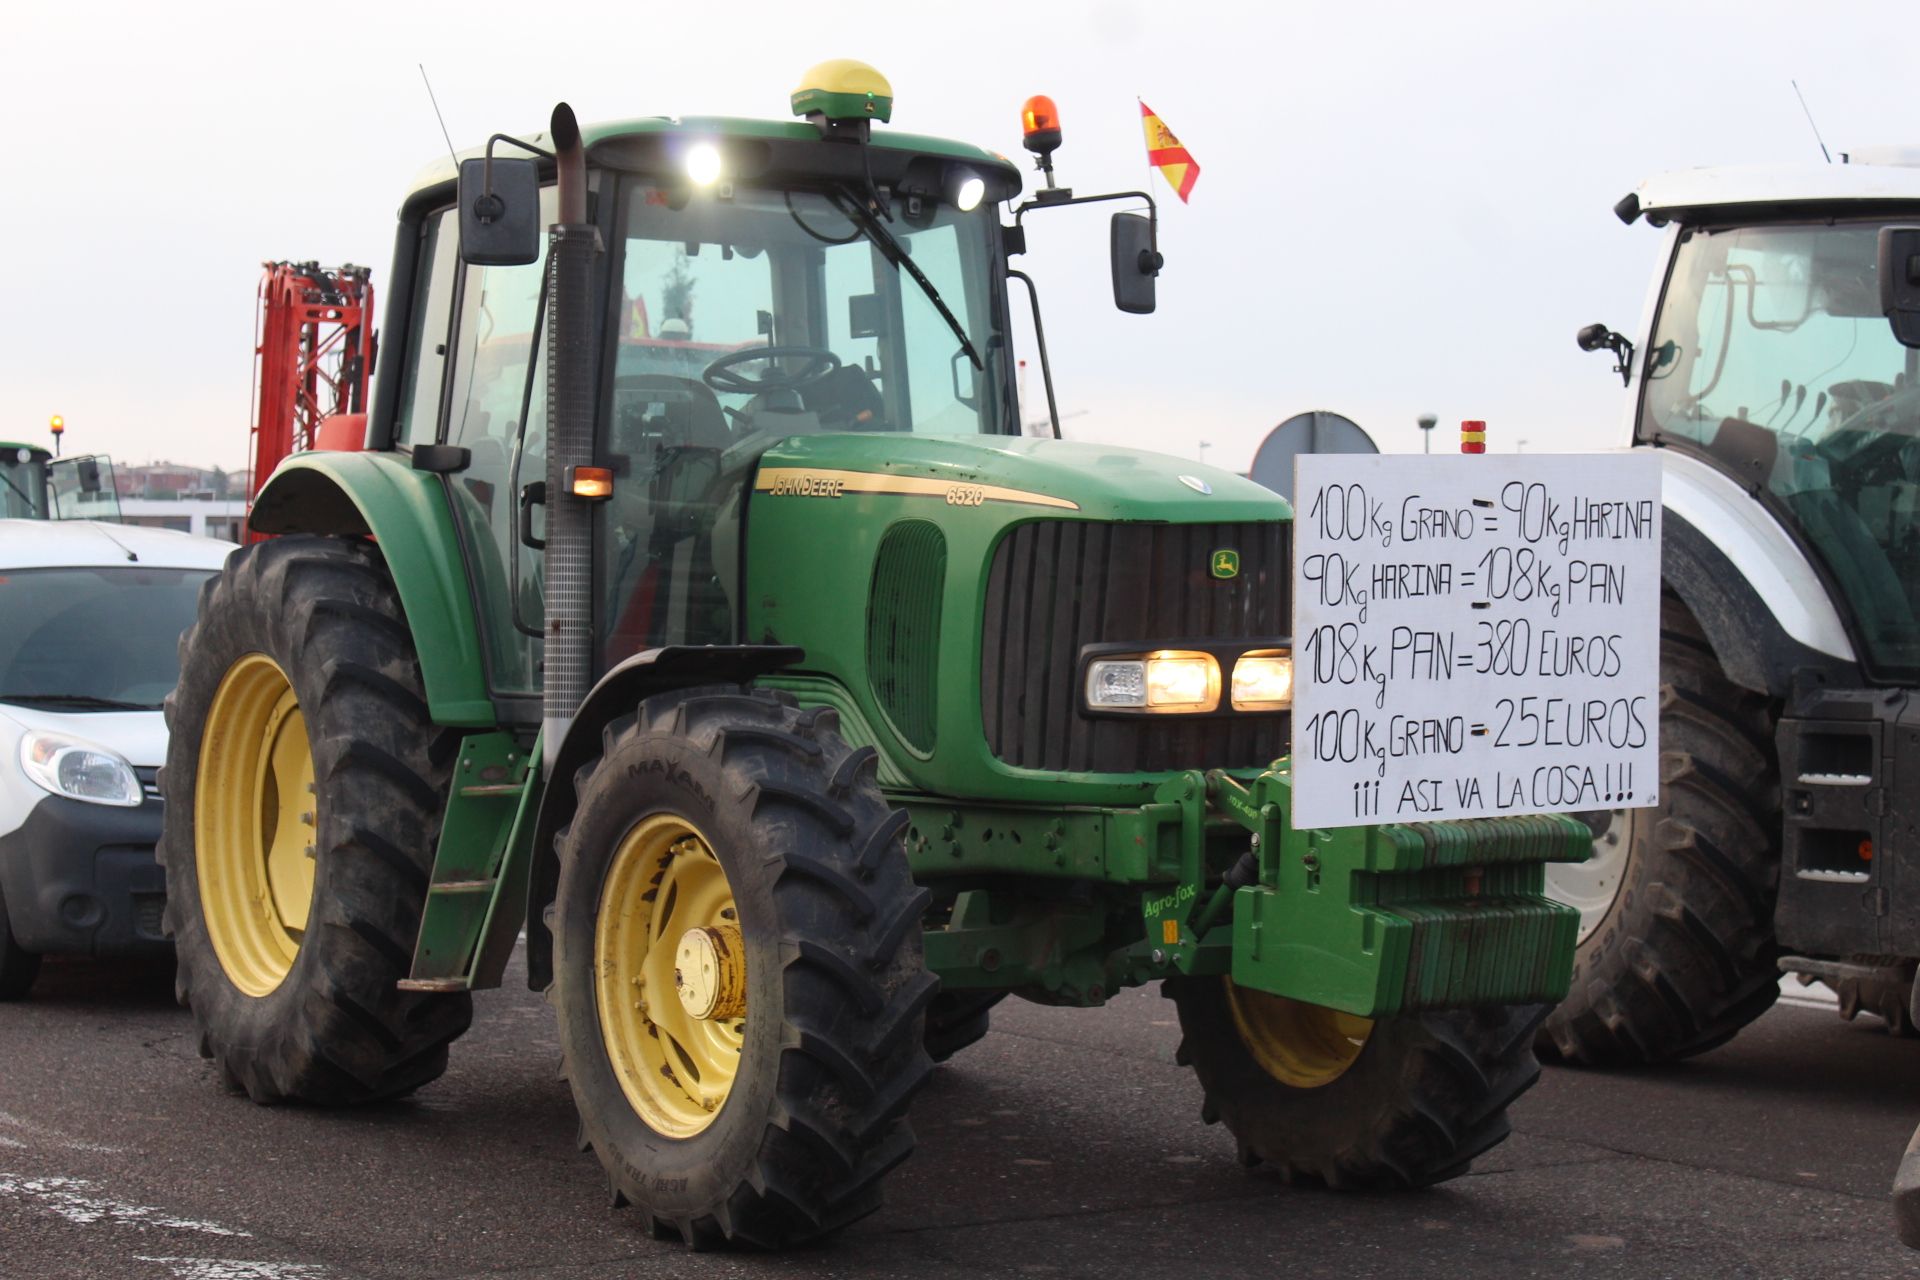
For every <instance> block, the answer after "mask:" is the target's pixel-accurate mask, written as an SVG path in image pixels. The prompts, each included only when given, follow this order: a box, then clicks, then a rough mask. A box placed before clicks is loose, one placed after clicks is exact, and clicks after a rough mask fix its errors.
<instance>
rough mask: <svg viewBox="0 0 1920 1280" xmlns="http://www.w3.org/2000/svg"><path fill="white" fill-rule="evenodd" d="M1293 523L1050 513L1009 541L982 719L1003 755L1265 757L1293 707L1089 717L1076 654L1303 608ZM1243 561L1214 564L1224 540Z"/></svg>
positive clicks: (1130, 768) (996, 563)
mask: <svg viewBox="0 0 1920 1280" xmlns="http://www.w3.org/2000/svg"><path fill="white" fill-rule="evenodd" d="M1289 528H1290V526H1289V525H1288V524H1287V523H1286V522H1284V521H1263V522H1259V523H1248V524H1133V523H1128V524H1100V523H1092V522H1087V521H1074V520H1042V521H1035V522H1033V523H1031V524H1023V525H1018V526H1016V527H1015V528H1014V529H1013V530H1012V531H1011V532H1010V533H1009V534H1008V535H1007V536H1006V538H1005V539H1003V540H1002V541H1001V543H1000V546H999V548H998V549H997V550H996V551H995V553H994V557H993V567H992V570H991V572H990V574H989V576H988V581H987V599H986V610H985V615H984V620H983V628H984V630H983V635H982V656H981V665H980V696H981V718H982V721H983V725H984V728H985V731H986V736H987V742H988V744H989V746H990V747H991V748H992V750H993V753H994V755H996V756H997V757H999V758H1000V759H1001V760H1003V761H1005V762H1006V763H1008V764H1011V765H1016V766H1019V767H1022V768H1028V769H1045V770H1048V771H1052V772H1061V771H1072V772H1090V773H1134V772H1162V771H1166V770H1172V769H1237V768H1254V767H1258V766H1261V765H1265V764H1267V763H1269V762H1271V761H1272V760H1274V759H1275V758H1276V757H1278V756H1280V755H1283V754H1284V753H1285V752H1286V748H1287V734H1288V725H1289V721H1290V720H1291V717H1289V716H1285V715H1271V714H1269V715H1257V716H1256V715H1244V716H1241V715H1219V716H1209V717H1195V718H1187V717H1174V716H1151V717H1149V716H1140V717H1090V716H1086V715H1083V714H1081V712H1080V697H1079V689H1078V687H1077V674H1078V661H1077V660H1078V657H1079V654H1080V651H1081V649H1082V648H1083V647H1084V646H1086V645H1090V644H1106V643H1129V644H1131V643H1138V644H1140V645H1141V646H1142V647H1144V648H1151V647H1156V646H1161V645H1169V644H1176V643H1178V642H1180V641H1203V640H1238V639H1245V640H1268V639H1272V638H1274V637H1276V636H1284V635H1286V634H1287V631H1288V628H1289V626H1290V625H1291V618H1292V597H1291V593H1290V581H1291V572H1292V569H1291V565H1290V564H1289V559H1288V557H1289V551H1290V545H1289V543H1288V541H1287V539H1288V531H1289ZM1223 548H1230V549H1232V550H1235V551H1238V552H1239V553H1240V572H1239V574H1238V576H1236V577H1233V578H1228V579H1218V578H1215V577H1214V576H1213V575H1212V573H1211V571H1210V568H1209V566H1210V563H1211V559H1212V555H1213V553H1214V552H1215V551H1217V550H1220V549H1223Z"/></svg>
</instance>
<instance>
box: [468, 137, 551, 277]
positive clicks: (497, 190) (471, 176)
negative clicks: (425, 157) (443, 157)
mask: <svg viewBox="0 0 1920 1280" xmlns="http://www.w3.org/2000/svg"><path fill="white" fill-rule="evenodd" d="M489 167H491V169H492V172H491V173H489V172H488V169H489ZM459 201H460V257H461V259H462V260H463V261H465V262H468V263H471V264H472V265H474V266H476V267H523V266H525V265H527V264H528V263H529V262H538V261H539V260H540V166H539V163H538V162H537V161H534V160H506V159H499V158H496V159H494V160H491V161H488V160H483V159H474V160H462V161H461V162H460V194H459Z"/></svg>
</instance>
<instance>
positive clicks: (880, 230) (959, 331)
mask: <svg viewBox="0 0 1920 1280" xmlns="http://www.w3.org/2000/svg"><path fill="white" fill-rule="evenodd" d="M840 196H845V197H847V199H848V203H850V204H851V205H852V206H853V207H852V208H851V209H849V208H847V207H846V206H844V205H842V204H841V203H840V199H839V197H840ZM827 199H828V200H830V201H832V202H833V207H834V208H836V209H838V210H840V212H841V213H844V214H846V216H847V217H848V218H849V219H851V220H852V221H854V222H857V223H859V224H860V228H861V230H863V231H865V232H866V233H867V239H869V240H871V241H873V242H874V244H876V245H878V246H879V247H880V252H881V253H883V254H885V255H886V259H887V261H888V262H891V263H892V264H893V265H894V267H895V268H897V269H898V270H901V271H904V272H906V273H907V274H908V275H910V276H912V277H913V282H914V283H915V284H917V285H919V286H920V292H922V293H924V294H926V295H927V301H928V302H931V303H932V304H933V309H934V310H935V311H938V312H939V313H940V318H941V319H942V320H945V321H946V322H947V327H948V328H949V329H951V330H953V336H954V337H956V338H958V339H959V340H960V349H961V350H962V351H964V352H966V353H967V359H969V360H971V361H973V367H974V368H976V369H978V370H980V371H981V372H982V373H984V372H986V368H987V365H986V362H985V361H984V360H982V359H981V358H980V353H979V352H978V351H976V350H974V347H973V342H972V340H971V339H969V338H968V337H967V330H966V328H965V326H963V325H962V324H961V323H960V321H959V320H958V319H956V318H955V316H954V314H953V312H952V311H950V310H949V309H948V308H947V304H946V301H945V299H943V298H941V296H940V291H939V290H938V289H936V288H934V287H933V281H931V280H929V279H927V274H926V272H924V271H922V270H920V268H919V266H918V265H916V264H915V263H914V260H913V259H912V258H911V257H909V256H908V255H907V249H906V246H905V245H903V244H901V243H900V241H899V239H898V238H897V237H895V236H894V234H893V232H892V231H890V230H888V229H887V224H886V223H884V222H882V221H880V219H878V218H876V217H874V216H873V213H872V211H870V210H869V209H868V208H867V207H866V205H865V204H864V203H862V201H861V199H860V196H859V195H858V194H857V193H855V192H854V191H853V189H852V188H850V187H842V188H840V189H839V191H838V192H837V193H836V192H828V193H827Z"/></svg>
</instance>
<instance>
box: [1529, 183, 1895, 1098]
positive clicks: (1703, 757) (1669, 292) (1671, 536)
mask: <svg viewBox="0 0 1920 1280" xmlns="http://www.w3.org/2000/svg"><path fill="white" fill-rule="evenodd" d="M1840 159H1841V160H1842V163H1837V164H1831V165H1821V166H1797V167H1774V168H1750V169H1748V168H1740V169H1736V168H1724V169H1696V170H1690V171H1687V172H1682V173H1673V174H1667V175H1663V176H1661V177H1657V178H1652V179H1649V180H1648V181H1646V182H1644V183H1642V184H1641V185H1640V187H1639V188H1638V189H1637V190H1635V191H1634V192H1633V193H1632V194H1630V195H1628V196H1627V197H1625V198H1624V199H1623V200H1621V201H1620V203H1619V204H1618V205H1616V206H1615V209H1614V212H1615V213H1617V214H1618V215H1619V217H1620V219H1621V221H1623V222H1626V223H1628V224H1632V223H1635V222H1645V223H1647V224H1649V225H1651V226H1653V227H1655V228H1658V229H1660V230H1661V231H1662V233H1663V234H1664V236H1665V237H1666V239H1665V245H1666V248H1665V250H1664V251H1663V266H1662V269H1661V271H1660V273H1659V275H1658V277H1657V278H1656V279H1655V281H1654V284H1653V288H1652V290H1651V291H1650V293H1649V294H1648V301H1647V306H1646V311H1645V314H1644V316H1643V317H1642V320H1641V324H1640V327H1639V329H1638V330H1637V331H1636V332H1635V333H1634V334H1633V336H1632V337H1631V338H1629V337H1627V336H1625V335H1622V334H1620V333H1617V332H1615V331H1614V330H1612V329H1610V328H1608V327H1607V326H1605V325H1590V326H1588V327H1587V328H1585V329H1582V330H1581V331H1580V334H1579V342H1580V345H1581V347H1582V348H1584V349H1586V350H1589V351H1609V352H1611V353H1612V354H1613V357H1614V372H1616V373H1618V374H1619V375H1620V376H1621V378H1622V380H1623V381H1624V382H1625V384H1626V386H1627V389H1628V391H1629V392H1630V400H1631V404H1630V407H1629V409H1628V412H1627V432H1628V434H1629V435H1630V437H1631V440H1632V442H1633V445H1634V447H1636V448H1648V449H1656V450H1658V451H1659V452H1660V457H1661V460H1662V463H1663V465H1664V470H1665V507H1666V513H1665V536H1664V542H1665V545H1664V551H1663V575H1662V576H1663V578H1664V588H1665V590H1664V595H1663V599H1662V606H1661V607H1662V613H1661V657H1660V665H1661V683H1662V697H1661V719H1660V748H1661V773H1662V778H1663V782H1664V784H1665V785H1664V786H1662V788H1661V804H1660V805H1659V807H1657V808H1652V809H1633V810H1621V811H1617V812H1613V813H1597V814H1593V815H1591V816H1590V822H1591V824H1592V825H1593V827H1594V837H1595V838H1594V844H1595V849H1594V853H1595V856H1594V858H1593V859H1592V861H1590V862H1587V863H1585V864H1581V865H1565V864H1562V865H1557V866H1555V867H1553V868H1551V869H1549V871H1548V881H1549V885H1550V888H1551V889H1552V891H1553V893H1554V896H1556V897H1558V898H1560V899H1561V900H1562V901H1565V902H1568V903H1570V904H1572V905H1574V906H1576V907H1578V908H1579V909H1580V911H1581V915H1582V920H1581V931H1580V941H1579V949H1578V952H1577V956H1576V960H1575V967H1574V978H1573V987H1572V991H1571V993H1570V994H1569V996H1568V998H1567V1000H1566V1002H1565V1003H1563V1004H1562V1005H1561V1006H1560V1007H1559V1008H1558V1009H1557V1010H1556V1011H1555V1012H1554V1014H1553V1015H1552V1017H1551V1018H1550V1019H1549V1021H1548V1022H1547V1024H1546V1027H1545V1030H1544V1031H1543V1033H1542V1040H1543V1045H1542V1047H1543V1048H1550V1049H1551V1050H1552V1051H1553V1052H1556V1053H1557V1054H1558V1055H1559V1056H1560V1057H1562V1058H1563V1059H1566V1060H1569V1061H1574V1062H1583V1063H1614V1064H1624V1063H1640V1062H1660V1061H1667V1060H1671V1059H1675V1058H1680V1057H1685V1056H1687V1055H1689V1054H1695V1053H1699V1052H1702V1051H1703V1050H1706V1049H1710V1048H1713V1047H1714V1046H1715V1045H1718V1044H1721V1043H1723V1042H1725V1041H1726V1040H1727V1039H1728V1038H1729V1037H1731V1036H1732V1035H1733V1034H1734V1033H1735V1032H1737V1031H1738V1030H1739V1029H1740V1028H1741V1027H1743V1026H1745V1025H1746V1024H1747V1023H1749V1022H1751V1021H1752V1020H1753V1019H1754V1018H1756V1017H1758V1016H1759V1015H1760V1014H1761V1013H1762V1012H1764V1011H1765V1010H1766V1009H1767V1007H1768V1006H1769V1005H1771V1004H1772V1003H1773V1001H1774V999H1775V997H1776V996H1777V995H1778V993H1779V983H1780V977H1781V974H1782V972H1785V973H1789V974H1796V975H1800V976H1801V977H1802V978H1804V979H1806V980H1809V981H1811V980H1818V981H1821V982H1824V983H1826V984H1827V985H1828V986H1830V987H1832V988H1833V989H1834V991H1835V992H1836V993H1837V994H1838V996H1839V1001H1840V1011H1841V1013H1842V1014H1843V1015H1844V1016H1846V1017H1849V1018H1851V1017H1853V1016H1854V1015H1855V1014H1856V1013H1859V1012H1863V1011H1864V1012H1867V1013H1871V1014H1874V1015H1877V1016H1878V1017H1880V1018H1882V1019H1884V1020H1885V1022H1886V1024H1887V1027H1888V1029H1889V1030H1892V1031H1895V1032H1902V1033H1905V1032H1911V1030H1912V1028H1913V1026H1914V1023H1915V1020H1916V1018H1915V1011H1914V1008H1913V996H1914V982H1913V977H1914V970H1915V964H1916V958H1917V957H1920V377H1917V376H1916V375H1920V349H1917V348H1916V344H1920V151H1914V152H1905V153H1893V152H1885V153H1876V154H1871V155H1870V154H1868V153H1866V152H1855V153H1853V154H1852V155H1851V156H1842V157H1841V158H1840ZM1547 1041H1550V1042H1551V1043H1550V1045H1549V1044H1547V1043H1546V1042H1547Z"/></svg>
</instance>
